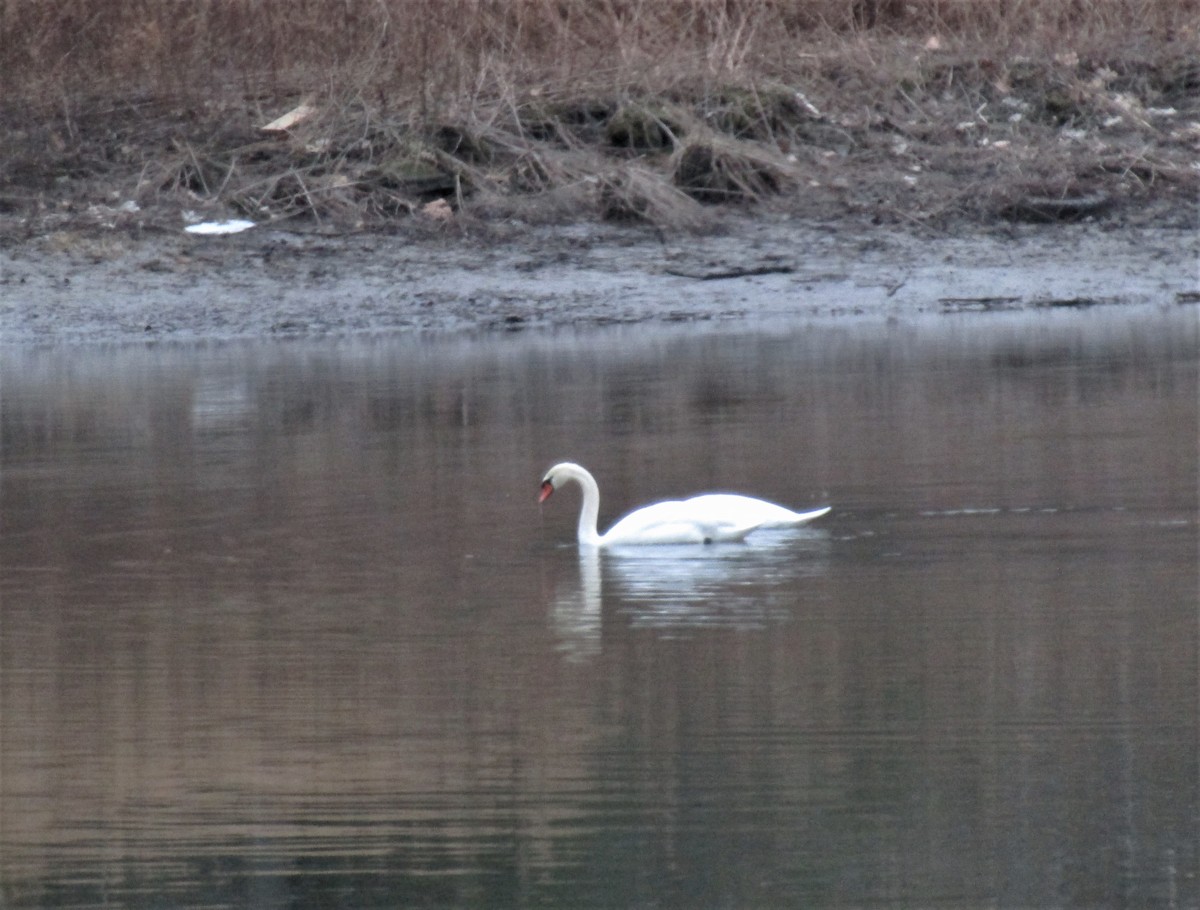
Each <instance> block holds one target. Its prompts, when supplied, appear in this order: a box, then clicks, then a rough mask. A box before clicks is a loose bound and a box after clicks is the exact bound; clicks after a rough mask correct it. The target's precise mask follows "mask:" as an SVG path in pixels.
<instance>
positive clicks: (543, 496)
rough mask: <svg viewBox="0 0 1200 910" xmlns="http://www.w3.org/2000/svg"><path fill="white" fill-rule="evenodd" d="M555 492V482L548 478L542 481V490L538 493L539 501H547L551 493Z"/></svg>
mask: <svg viewBox="0 0 1200 910" xmlns="http://www.w3.org/2000/svg"><path fill="white" fill-rule="evenodd" d="M553 492H554V484H552V483H551V482H550V481H548V480H543V481H542V492H540V493H538V502H545V501H546V500H547V499H549V498H550V494H551V493H553Z"/></svg>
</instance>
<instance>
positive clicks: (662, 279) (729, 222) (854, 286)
mask: <svg viewBox="0 0 1200 910" xmlns="http://www.w3.org/2000/svg"><path fill="white" fill-rule="evenodd" d="M1198 262H1200V239H1198V238H1197V236H1196V234H1195V232H1192V231H1187V230H1180V229H1162V228H1154V227H1131V226H1123V227H1120V228H1119V229H1114V228H1113V227H1112V226H1108V227H1103V226H1098V225H1089V224H1073V225H1062V224H1055V225H1048V226H1034V225H1013V226H1009V227H1006V228H1005V229H1004V230H1002V231H996V230H993V231H976V232H963V233H960V234H958V235H956V236H949V235H946V234H933V233H930V232H927V231H922V232H905V231H902V230H899V229H896V228H894V227H893V228H881V227H878V226H874V225H871V224H867V223H855V222H852V221H849V220H847V219H841V220H838V221H831V222H827V223H818V224H814V223H812V222H810V221H807V220H802V219H800V218H796V217H789V216H786V215H781V214H777V213H776V214H762V213H760V214H759V215H758V216H757V217H740V216H739V217H732V216H731V217H727V218H726V219H725V220H724V221H723V223H721V224H720V225H719V226H718V227H717V228H716V229H714V230H712V231H710V232H709V233H707V234H705V235H704V236H685V235H680V236H675V237H665V236H664V235H662V234H661V233H660V232H658V231H656V230H652V229H649V228H640V227H629V226H607V225H595V224H576V225H571V226H555V227H537V228H533V227H528V226H524V225H521V224H519V223H513V222H507V223H504V224H499V225H491V226H486V227H484V226H479V227H477V228H476V229H475V230H474V231H472V230H446V231H444V232H443V233H440V234H432V235H431V234H429V233H428V232H418V231H415V230H411V229H410V230H408V231H406V232H395V233H390V234H380V233H372V234H359V235H345V236H321V235H318V234H311V233H301V232H285V231H281V230H271V229H266V228H255V229H251V230H249V231H247V232H245V233H242V234H236V235H231V236H218V237H195V236H192V235H188V234H184V233H183V232H182V231H180V232H177V233H174V234H166V233H155V234H153V235H149V236H141V237H134V236H131V235H130V234H128V233H123V232H121V231H119V230H109V231H99V232H97V231H80V230H75V231H72V230H64V231H58V232H53V233H50V234H47V235H46V236H43V237H40V238H36V239H34V240H31V241H28V242H26V243H22V244H18V245H12V246H9V247H7V248H3V249H0V343H3V344H20V345H25V344H43V343H63V342H68V343H95V342H113V341H123V340H130V339H180V340H184V339H232V338H257V337H287V336H318V335H329V334H344V333H357V332H394V331H413V330H464V329H497V330H517V329H523V328H529V327H541V326H561V325H587V324H593V325H595V324H604V323H612V322H638V321H659V322H661V321H687V320H714V319H740V320H745V319H757V318H763V317H786V316H793V317H814V316H815V317H836V316H838V315H839V314H872V315H878V316H881V317H887V316H901V317H903V316H906V315H909V314H915V313H918V312H926V311H933V312H962V311H991V310H997V309H1012V308H1023V307H1040V306H1045V307H1053V306H1119V305H1129V304H1135V303H1136V304H1144V303H1151V304H1157V305H1160V306H1164V307H1173V306H1180V305H1188V304H1189V303H1194V302H1195V301H1196V295H1197V291H1198V290H1200V276H1198V273H1197V263H1198Z"/></svg>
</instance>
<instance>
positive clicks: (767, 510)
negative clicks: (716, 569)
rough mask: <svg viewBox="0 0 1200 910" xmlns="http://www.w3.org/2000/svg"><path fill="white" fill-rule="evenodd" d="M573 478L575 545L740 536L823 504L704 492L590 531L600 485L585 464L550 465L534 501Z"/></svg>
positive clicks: (793, 521)
mask: <svg viewBox="0 0 1200 910" xmlns="http://www.w3.org/2000/svg"><path fill="white" fill-rule="evenodd" d="M571 481H574V482H575V483H577V484H579V485H580V486H581V487H583V506H582V508H581V509H580V510H579V543H580V544H581V545H582V546H589V547H606V546H612V545H624V544H672V543H675V544H678V543H714V542H717V541H731V540H742V539H743V538H745V537H746V535H747V534H749V533H750V532H751V531H755V530H757V529H759V528H784V527H793V526H795V525H800V524H804V523H805V522H807V521H812V520H813V519H814V518H820V517H821V516H822V515H824V514H825V513H826V512H828V511H829V506H826V507H825V508H823V509H814V510H813V511H811V512H793V511H792V510H791V509H785V508H784V507H783V506H777V505H775V504H774V503H770V502H764V501H763V500H761V499H752V498H751V497H749V496H737V495H734V494H732V493H707V494H705V495H703V496H694V497H692V498H691V499H685V500H680V501H673V502H656V503H655V504H654V505H650V506H646V507H645V508H642V509H638V510H637V511H636V512H631V513H630V514H628V515H626V516H625V517H624V518H622V519H621V520H620V521H618V522H617V523H616V524H615V525H613V526H612V527H611V528H610V529H609V530H608V533H607V534H600V533H598V532H597V531H596V517H597V516H598V515H599V514H600V488H599V487H598V486H596V479H595V478H594V477H592V475H591V474H589V473H588V471H587V470H586V469H585V468H581V467H580V466H579V465H577V464H572V463H571V462H566V461H565V462H563V463H562V464H556V465H555V466H554V467H552V468H551V469H550V470H549V471H547V472H546V476H545V477H543V478H542V491H541V493H540V494H539V495H538V502H545V501H546V500H547V499H549V498H550V494H551V493H553V492H554V491H555V490H556V489H557V488H558V487H560V486H562V485H563V484H564V483H569V482H571Z"/></svg>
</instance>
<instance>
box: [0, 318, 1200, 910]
mask: <svg viewBox="0 0 1200 910" xmlns="http://www.w3.org/2000/svg"><path fill="white" fill-rule="evenodd" d="M1196 325H1197V323H1196V314H1195V310H1194V309H1187V308H1182V307H1181V308H1179V309H1177V310H1174V311H1160V310H1141V311H1136V312H1127V311H1120V310H1116V309H1112V310H1108V311H1100V310H1093V311H1090V312H1087V313H1083V314H1045V315H1033V316H1031V315H1013V316H1006V315H996V316H974V317H963V318H959V317H944V318H941V319H936V320H930V321H914V322H911V323H902V324H897V325H883V324H876V323H870V322H864V323H861V324H856V323H845V322H843V323H838V324H811V325H796V326H790V327H777V328H775V329H767V328H763V327H755V328H751V327H748V326H745V325H743V326H739V327H732V328H730V327H727V328H723V329H720V330H716V329H707V330H705V329H697V328H679V329H647V328H644V327H641V328H637V329H612V330H604V331H589V332H586V333H580V334H573V333H567V334H553V335H533V334H518V335H511V336H502V337H501V336H495V335H492V336H487V337H486V338H481V339H463V338H455V339H429V338H426V339H404V340H394V339H393V340H379V339H376V340H369V339H368V340H350V341H343V342H323V343H311V344H310V343H292V344H276V345H214V346H203V345H198V346H179V347H175V346H152V347H117V348H75V349H51V350H36V351H31V350H16V349H9V350H6V351H4V352H3V359H2V361H0V382H2V385H0V393H2V395H3V409H2V412H0V417H2V432H3V436H2V443H3V450H2V451H3V461H2V466H0V467H2V473H0V497H2V510H0V520H2V522H3V524H2V527H0V531H2V533H0V597H2V600H0V797H2V806H3V817H2V822H0V883H2V884H0V904H2V905H3V906H6V907H14V908H17V907H19V908H25V907H60V906H62V907H65V906H71V907H98V906H106V907H137V908H140V907H182V906H206V907H246V906H253V907H263V908H273V907H285V906H286V907H327V906H345V907H364V906H386V907H463V908H466V907H483V906H501V907H503V906H519V907H528V906H562V907H580V908H588V907H671V908H674V907H679V908H684V907H688V908H695V907H805V908H812V907H843V906H855V907H861V906H892V907H915V906H920V907H933V906H944V907H955V908H974V907H996V906H1001V907H1021V908H1024V907H1035V906H1036V907H1048V906H1056V907H1089V908H1090V907H1181V908H1185V907H1191V908H1195V907H1197V906H1200V879H1198V877H1197V876H1198V871H1200V846H1198V841H1200V833H1198V832H1200V724H1198V720H1197V717H1198V714H1200V696H1198V685H1197V684H1198V668H1200V659H1198V645H1197V641H1198V637H1200V632H1198V626H1200V623H1198V617H1197V592H1198V582H1197V546H1198V527H1197V510H1198V503H1197V434H1198V428H1197V388H1198V379H1197V360H1198V357H1197V349H1198V345H1197V328H1196ZM565 458H571V459H574V460H577V461H580V462H582V463H584V464H586V465H587V466H589V467H590V468H591V469H592V470H593V472H594V473H595V474H596V475H597V477H598V479H599V481H600V485H601V491H602V495H603V500H602V503H601V523H602V525H604V524H606V523H608V522H611V521H613V520H615V518H617V517H618V516H619V515H620V514H621V513H623V512H624V511H626V510H627V509H629V508H632V507H633V506H636V505H639V504H642V503H645V502H648V501H651V500H654V499H659V498H666V497H671V496H677V495H682V494H686V493H689V492H696V491H700V490H706V489H732V490H737V491H741V492H750V493H753V494H756V495H760V496H763V497H766V498H769V499H772V500H775V501H778V502H782V503H786V504H789V505H792V506H794V507H813V506H817V505H823V504H827V503H828V504H832V505H833V507H834V511H833V512H832V514H831V515H829V516H828V517H826V518H825V519H822V520H821V521H819V522H818V523H817V524H815V525H813V526H812V527H811V528H810V529H806V530H803V531H793V532H776V533H769V534H763V535H759V536H756V537H752V538H751V539H750V543H749V544H747V545H736V546H735V545H724V546H714V547H708V548H674V547H670V548H663V549H661V550H653V551H642V552H636V551H635V552H626V553H615V554H602V555H600V556H593V557H582V558H581V557H580V555H579V553H578V552H577V549H576V547H575V545H574V540H573V536H574V524H575V519H576V515H577V509H578V502H579V500H578V495H577V493H575V492H574V491H571V490H564V491H562V492H561V493H560V494H559V495H557V496H555V497H554V498H553V499H552V500H550V501H549V502H548V503H547V504H546V505H545V506H544V507H541V508H539V507H538V506H537V505H536V504H535V496H536V492H537V486H538V481H539V480H540V478H541V474H542V472H543V471H544V469H545V468H546V467H547V466H548V465H549V464H551V463H552V462H554V461H556V460H561V459H565Z"/></svg>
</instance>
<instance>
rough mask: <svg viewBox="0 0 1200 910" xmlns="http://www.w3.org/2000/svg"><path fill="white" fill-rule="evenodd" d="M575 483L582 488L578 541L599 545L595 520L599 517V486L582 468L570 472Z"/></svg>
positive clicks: (584, 543) (588, 544)
mask: <svg viewBox="0 0 1200 910" xmlns="http://www.w3.org/2000/svg"><path fill="white" fill-rule="evenodd" d="M572 476H573V477H574V480H575V482H576V483H578V484H579V486H580V487H581V488H582V489H583V505H582V506H580V508H579V542H580V544H582V545H584V546H588V547H595V546H599V545H600V532H599V531H597V530H596V520H597V519H598V518H599V517H600V488H599V487H598V486H596V479H595V478H594V477H592V475H591V474H589V473H588V472H587V471H585V470H584V469H583V468H579V469H578V470H577V471H573V472H572Z"/></svg>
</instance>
